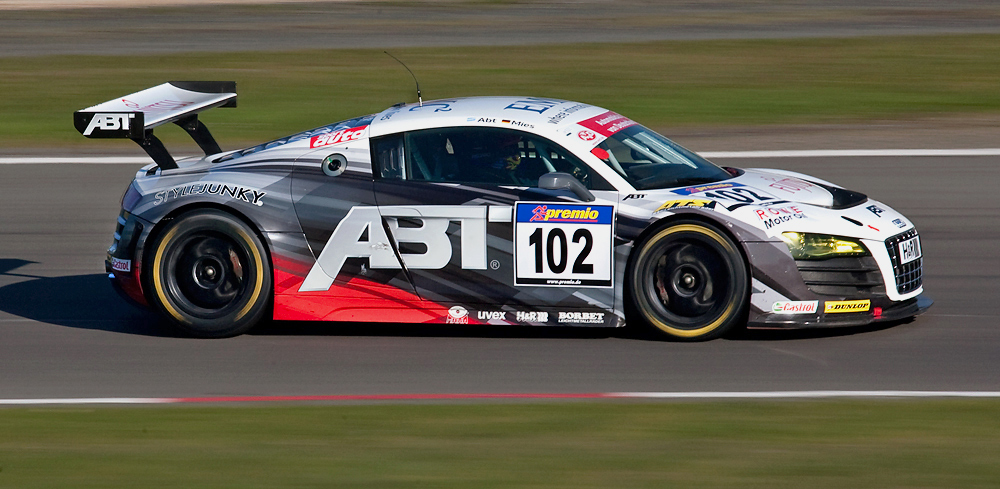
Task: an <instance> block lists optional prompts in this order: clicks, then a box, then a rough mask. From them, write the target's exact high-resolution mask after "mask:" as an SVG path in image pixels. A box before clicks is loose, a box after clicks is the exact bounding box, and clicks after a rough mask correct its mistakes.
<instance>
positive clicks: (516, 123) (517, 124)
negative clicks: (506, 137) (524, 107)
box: [500, 119, 535, 129]
mask: <svg viewBox="0 0 1000 489" xmlns="http://www.w3.org/2000/svg"><path fill="white" fill-rule="evenodd" d="M500 122H501V123H503V124H510V125H512V126H514V127H524V128H526V129H534V128H535V125H534V124H528V123H525V122H521V121H512V120H508V119H501V120H500Z"/></svg>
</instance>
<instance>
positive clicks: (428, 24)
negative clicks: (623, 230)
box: [0, 0, 1000, 57]
mask: <svg viewBox="0 0 1000 489" xmlns="http://www.w3.org/2000/svg"><path fill="white" fill-rule="evenodd" d="M235 1H236V2H237V3H238V0H235ZM166 2H167V3H169V0H166ZM27 3H30V2H27ZM109 3H114V7H113V8H86V9H58V10H54V11H44V10H11V9H12V8H16V7H17V6H18V5H21V6H23V5H25V4H26V2H25V1H24V0H14V1H11V0H0V57H10V56H39V55H49V54H100V55H122V54H131V55H149V56H155V55H156V54H158V53H177V52H195V51H201V52H220V53H224V52H231V51H282V50H298V49H343V48H377V49H387V48H395V47H416V46H422V47H428V46H505V45H530V44H546V43H608V42H638V41H659V40H700V39H782V38H784V39H788V38H801V37H855V36H894V35H931V34H949V33H950V34H970V33H998V32H1000V6H998V5H997V4H996V2H994V1H990V0H949V1H948V2H941V1H939V0H910V1H905V2H901V1H896V0H800V1H794V2H781V1H775V2H747V1H742V0H713V1H704V2H690V1H679V0H670V1H657V2H649V1H644V0H615V1H612V0H574V1H524V2H495V3H494V2H456V1H426V2H350V1H337V2H322V1H320V2H302V3H287V4H281V5H239V4H236V5H197V6H192V5H186V6H179V7H155V8H127V7H134V6H135V5H141V4H143V2H141V1H137V0H122V1H120V2H110V1H96V0H91V1H88V0H65V1H58V0H56V1H49V2H41V3H38V4H37V5H35V6H49V5H53V4H64V5H69V6H73V5H93V4H109ZM160 3H163V2H160ZM205 3H208V2H205ZM581 49H583V50H586V46H582V47H581Z"/></svg>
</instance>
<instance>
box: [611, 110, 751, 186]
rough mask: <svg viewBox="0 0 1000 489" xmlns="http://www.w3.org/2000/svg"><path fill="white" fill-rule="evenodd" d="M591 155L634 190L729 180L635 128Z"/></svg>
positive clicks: (703, 162)
mask: <svg viewBox="0 0 1000 489" xmlns="http://www.w3.org/2000/svg"><path fill="white" fill-rule="evenodd" d="M592 153H593V154H594V155H595V156H597V157H598V158H600V159H601V160H604V162H605V163H607V165H608V166H610V167H611V168H613V169H614V170H615V171H616V172H618V174H620V175H621V176H623V177H625V180H627V181H628V183H630V184H632V186H633V187H635V189H636V190H650V189H659V188H671V187H682V186H686V185H697V184H701V183H712V182H718V181H720V180H726V179H729V178H732V175H730V174H729V172H727V171H726V170H723V169H722V168H719V167H717V166H715V165H714V164H712V163H711V162H710V161H708V160H706V159H704V158H702V157H701V156H698V155H696V154H694V153H693V152H691V151H688V150H686V149H684V148H682V147H681V146H680V145H678V144H677V143H675V142H673V141H671V140H669V139H667V138H665V137H663V136H661V135H659V134H657V133H655V132H653V131H650V130H649V129H646V128H645V127H642V126H640V125H638V124H633V125H631V126H629V127H627V128H625V129H622V130H621V131H618V132H616V133H614V134H612V135H611V136H609V137H608V138H607V139H605V140H604V141H603V142H601V144H598V145H597V147H596V148H594V149H593V151H592Z"/></svg>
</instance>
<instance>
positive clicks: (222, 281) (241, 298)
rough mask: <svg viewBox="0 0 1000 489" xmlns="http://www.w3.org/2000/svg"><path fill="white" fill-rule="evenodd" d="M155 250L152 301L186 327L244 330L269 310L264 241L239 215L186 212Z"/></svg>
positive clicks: (213, 334)
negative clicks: (238, 217) (237, 216)
mask: <svg viewBox="0 0 1000 489" xmlns="http://www.w3.org/2000/svg"><path fill="white" fill-rule="evenodd" d="M152 250H153V251H152V253H151V254H150V262H149V263H150V266H149V267H147V270H149V276H148V277H149V282H151V285H152V287H151V288H150V290H151V295H153V296H154V297H153V299H154V300H153V301H152V302H153V303H155V304H156V305H157V307H158V308H159V309H160V310H161V311H162V312H164V313H165V314H166V315H167V317H169V318H170V319H171V320H172V322H173V323H174V324H175V325H176V326H178V327H179V328H181V329H182V330H184V331H185V332H187V333H189V334H191V335H194V336H200V337H205V338H221V337H226V336H235V335H239V334H242V333H244V332H246V331H248V330H249V329H250V328H252V327H253V326H254V325H255V324H256V323H257V322H258V321H259V320H260V319H261V317H262V316H263V315H264V312H265V311H266V310H267V305H268V302H269V300H270V293H271V281H272V278H271V268H270V266H269V264H268V262H267V260H266V258H265V253H266V252H265V249H264V245H263V244H262V243H261V241H260V239H259V238H258V237H257V234H256V233H254V232H253V230H252V229H250V227H249V226H247V225H246V224H245V223H244V222H243V221H241V220H239V219H237V218H236V217H235V216H233V215H231V214H228V213H225V212H222V211H219V210H215V209H203V210H198V211H193V212H189V213H186V214H183V215H181V216H179V217H178V218H177V219H175V220H174V221H173V222H171V223H170V224H168V226H167V227H166V228H165V229H164V230H163V232H162V233H160V235H159V237H158V238H157V239H156V242H155V244H154V245H153V247H152Z"/></svg>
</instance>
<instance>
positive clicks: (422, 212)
mask: <svg viewBox="0 0 1000 489" xmlns="http://www.w3.org/2000/svg"><path fill="white" fill-rule="evenodd" d="M399 218H407V219H409V220H414V221H421V222H422V225H421V226H420V227H401V226H400V225H399ZM383 219H384V220H385V222H386V224H388V229H389V232H391V233H392V236H393V239H394V240H395V241H396V242H397V243H415V244H422V245H423V247H424V248H426V251H425V252H423V253H405V252H403V251H400V252H399V258H397V257H396V252H394V251H393V248H392V246H391V245H390V244H389V243H390V240H389V235H388V234H387V233H386V227H385V226H383V225H382V222H383ZM495 219H500V220H495V222H502V219H501V217H496V218H495ZM508 219H509V218H508ZM487 220H489V217H488V216H487V206H478V205H477V206H471V205H428V206H398V207H397V206H383V207H371V206H356V207H352V208H351V210H350V211H349V212H348V213H347V215H346V216H344V218H343V219H342V220H341V221H340V223H338V224H337V227H336V229H334V230H333V234H332V235H330V239H329V240H327V242H326V246H324V247H323V251H322V252H320V254H319V258H317V259H316V264H314V265H313V267H312V269H310V270H309V274H308V275H307V276H306V279H305V281H303V282H302V285H301V286H300V287H299V291H300V292H308V291H325V290H329V289H330V286H332V285H333V281H334V279H335V278H336V277H337V275H338V274H339V273H340V270H341V268H343V266H344V263H345V262H346V261H347V259H348V258H367V259H368V267H369V268H372V269H399V268H401V265H400V261H399V259H402V260H403V263H405V264H406V268H409V269H412V270H440V269H442V268H444V267H446V266H448V264H449V263H450V262H451V258H452V251H453V250H452V245H451V239H450V238H449V237H448V227H449V226H450V224H451V223H452V222H458V223H459V226H460V228H459V234H460V236H461V244H462V246H461V250H462V251H461V267H462V268H463V269H466V270H486V267H487V263H488V262H487V259H486V222H487ZM508 222H509V221H508Z"/></svg>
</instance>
